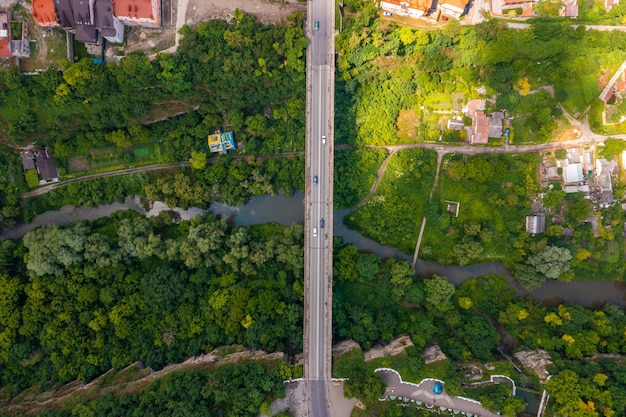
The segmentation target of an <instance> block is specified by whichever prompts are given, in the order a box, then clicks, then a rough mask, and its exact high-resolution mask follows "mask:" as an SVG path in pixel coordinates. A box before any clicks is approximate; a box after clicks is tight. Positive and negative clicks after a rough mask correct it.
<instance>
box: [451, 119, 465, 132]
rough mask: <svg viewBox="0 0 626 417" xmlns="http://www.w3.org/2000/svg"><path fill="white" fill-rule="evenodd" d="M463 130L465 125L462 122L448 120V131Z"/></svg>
mask: <svg viewBox="0 0 626 417" xmlns="http://www.w3.org/2000/svg"><path fill="white" fill-rule="evenodd" d="M464 128H465V123H463V120H459V119H448V129H452V130H463V129H464Z"/></svg>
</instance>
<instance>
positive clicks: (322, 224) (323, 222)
mask: <svg viewBox="0 0 626 417" xmlns="http://www.w3.org/2000/svg"><path fill="white" fill-rule="evenodd" d="M325 223H326V222H325V221H324V219H320V227H321V228H322V229H323V228H324V224H325Z"/></svg>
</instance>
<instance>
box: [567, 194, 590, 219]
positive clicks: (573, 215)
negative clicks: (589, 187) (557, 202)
mask: <svg viewBox="0 0 626 417" xmlns="http://www.w3.org/2000/svg"><path fill="white" fill-rule="evenodd" d="M590 214H591V202H590V201H589V200H586V199H582V200H578V201H576V202H574V203H572V204H570V205H569V206H568V208H567V212H565V217H566V218H567V221H568V223H570V224H577V223H580V222H582V221H585V220H587V219H588V218H589V215H590Z"/></svg>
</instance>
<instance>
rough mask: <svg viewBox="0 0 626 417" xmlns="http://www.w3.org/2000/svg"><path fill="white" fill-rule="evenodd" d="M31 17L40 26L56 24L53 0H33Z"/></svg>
mask: <svg viewBox="0 0 626 417" xmlns="http://www.w3.org/2000/svg"><path fill="white" fill-rule="evenodd" d="M32 6H33V18H34V19H35V22H36V23H37V24H39V25H41V26H57V25H58V22H57V14H56V12H55V11H54V2H53V0H33V3H32Z"/></svg>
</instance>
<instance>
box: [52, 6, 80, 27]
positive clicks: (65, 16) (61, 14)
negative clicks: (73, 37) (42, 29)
mask: <svg viewBox="0 0 626 417" xmlns="http://www.w3.org/2000/svg"><path fill="white" fill-rule="evenodd" d="M54 11H55V12H56V15H57V20H58V22H59V25H60V26H61V27H62V28H63V29H65V30H69V31H72V32H73V31H74V28H75V27H76V21H74V12H73V11H72V4H71V3H70V0H54Z"/></svg>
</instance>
